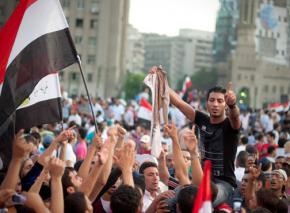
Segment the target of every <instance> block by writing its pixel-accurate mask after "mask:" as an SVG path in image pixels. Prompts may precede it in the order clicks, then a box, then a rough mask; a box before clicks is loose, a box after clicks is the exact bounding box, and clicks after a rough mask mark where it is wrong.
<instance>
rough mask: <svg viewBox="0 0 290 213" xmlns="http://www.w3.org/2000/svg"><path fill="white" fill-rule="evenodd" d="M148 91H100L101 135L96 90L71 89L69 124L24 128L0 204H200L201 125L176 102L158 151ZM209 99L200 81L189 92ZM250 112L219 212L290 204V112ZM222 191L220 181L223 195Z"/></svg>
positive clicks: (155, 207)
mask: <svg viewBox="0 0 290 213" xmlns="http://www.w3.org/2000/svg"><path fill="white" fill-rule="evenodd" d="M142 98H144V99H146V100H149V93H148V91H145V92H142V93H140V94H139V95H138V96H137V97H136V100H132V101H129V102H126V101H124V100H122V99H118V98H110V99H107V100H105V99H101V98H98V99H93V100H92V102H93V110H94V114H95V118H96V122H97V127H98V130H97V131H98V134H95V131H96V129H95V125H94V121H93V119H92V114H91V110H90V105H89V102H88V100H87V98H86V97H85V96H80V97H77V98H75V99H71V98H68V97H67V95H66V94H64V99H63V109H62V111H63V121H64V122H63V123H62V124H48V125H42V126H38V127H33V128H31V129H29V130H24V131H21V132H19V133H18V134H17V135H16V136H15V140H14V143H13V155H12V160H11V162H10V164H9V167H8V168H2V172H1V175H0V182H1V188H0V208H2V209H1V210H0V212H5V211H8V210H9V212H56V213H58V212H59V213H61V212H80V213H81V212H132V213H133V212H134V213H136V212H191V209H192V207H193V205H194V198H195V196H196V193H197V189H198V185H199V183H200V181H201V178H202V175H203V173H202V170H201V167H202V165H200V162H199V156H197V154H196V153H197V150H198V134H197V135H196V131H194V129H192V128H191V125H190V122H189V121H188V120H187V119H186V117H185V116H184V115H183V114H182V113H181V112H180V111H179V109H177V108H176V107H174V106H173V105H170V109H169V120H170V124H168V125H165V126H164V127H163V129H162V139H161V143H162V148H163V151H162V152H161V155H160V156H159V158H155V157H154V156H152V155H151V154H150V153H151V146H150V144H151V141H150V125H149V128H148V125H147V124H146V121H144V120H142V121H141V122H140V119H139V117H138V110H139V108H140V105H139V101H140V99H142ZM204 99H205V93H202V92H198V91H197V90H194V91H193V92H192V93H191V94H190V95H189V97H186V100H187V101H189V103H190V104H191V106H192V107H195V108H197V109H199V110H201V111H203V110H204V111H205V108H204V104H202V102H203V101H204ZM240 120H241V123H242V126H241V130H240V132H241V134H240V137H239V145H238V148H237V153H236V161H235V175H236V179H237V187H236V188H235V191H234V195H233V196H232V199H231V200H230V201H229V202H225V203H222V204H219V205H216V206H215V205H214V206H213V207H214V209H213V211H214V212H232V211H234V210H235V211H239V210H237V209H238V206H237V205H238V204H239V203H240V204H241V207H242V210H241V211H244V212H250V211H252V212H287V211H288V205H289V201H290V200H289V199H290V197H289V196H290V178H289V177H290V111H286V112H284V111H283V112H279V113H278V112H275V111H272V110H269V109H260V110H255V111H253V110H251V109H249V110H243V111H241V113H240ZM195 135H196V136H197V138H196V137H195ZM216 191H217V188H216V187H215V185H214V184H212V194H213V196H212V200H213V203H214V199H215V196H216V194H217V192H216ZM16 195H17V196H16ZM12 198H13V199H12ZM237 203H238V204H237ZM250 209H251V210H250Z"/></svg>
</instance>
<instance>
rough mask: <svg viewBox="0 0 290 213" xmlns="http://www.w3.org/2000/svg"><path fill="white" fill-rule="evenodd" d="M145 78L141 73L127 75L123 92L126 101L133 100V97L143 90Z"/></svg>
mask: <svg viewBox="0 0 290 213" xmlns="http://www.w3.org/2000/svg"><path fill="white" fill-rule="evenodd" d="M145 76H146V75H145V74H144V73H142V72H135V73H131V72H128V73H127V75H126V78H125V82H124V91H125V93H126V99H127V100H129V99H134V97H135V96H136V95H137V94H138V93H140V92H141V91H142V90H143V88H144V87H145V84H144V83H143V80H144V78H145Z"/></svg>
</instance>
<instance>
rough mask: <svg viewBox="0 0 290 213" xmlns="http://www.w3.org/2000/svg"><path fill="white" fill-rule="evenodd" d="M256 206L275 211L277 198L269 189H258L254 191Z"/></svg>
mask: <svg viewBox="0 0 290 213" xmlns="http://www.w3.org/2000/svg"><path fill="white" fill-rule="evenodd" d="M256 196H257V204H258V206H261V207H264V208H267V209H269V210H270V211H271V212H276V208H277V205H278V203H279V198H278V197H277V196H276V195H275V194H274V192H273V191H271V190H270V189H263V188H262V189H260V190H259V191H257V192H256Z"/></svg>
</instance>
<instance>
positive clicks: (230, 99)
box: [225, 82, 241, 130]
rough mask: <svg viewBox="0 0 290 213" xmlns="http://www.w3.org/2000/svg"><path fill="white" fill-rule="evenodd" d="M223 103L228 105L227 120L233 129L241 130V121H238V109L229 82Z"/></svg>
mask: <svg viewBox="0 0 290 213" xmlns="http://www.w3.org/2000/svg"><path fill="white" fill-rule="evenodd" d="M225 101H226V104H227V105H228V112H229V115H228V117H229V120H230V123H231V126H232V128H233V129H237V130H238V129H240V128H241V121H240V109H239V107H238V106H237V105H236V101H237V97H236V94H235V93H234V91H233V89H232V83H231V82H229V83H228V86H227V92H226V94H225Z"/></svg>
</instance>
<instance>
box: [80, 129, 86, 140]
mask: <svg viewBox="0 0 290 213" xmlns="http://www.w3.org/2000/svg"><path fill="white" fill-rule="evenodd" d="M79 135H80V137H81V139H86V136H87V130H86V129H85V128H83V127H80V128H79Z"/></svg>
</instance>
